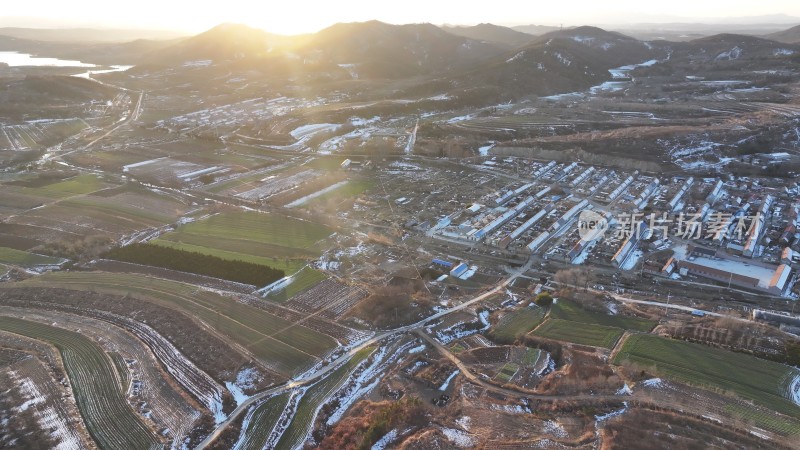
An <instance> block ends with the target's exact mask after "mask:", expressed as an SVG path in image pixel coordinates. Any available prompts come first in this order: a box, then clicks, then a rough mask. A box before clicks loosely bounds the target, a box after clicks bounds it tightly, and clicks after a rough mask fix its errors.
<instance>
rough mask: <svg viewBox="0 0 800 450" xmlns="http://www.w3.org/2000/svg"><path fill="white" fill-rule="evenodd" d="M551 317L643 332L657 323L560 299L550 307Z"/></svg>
mask: <svg viewBox="0 0 800 450" xmlns="http://www.w3.org/2000/svg"><path fill="white" fill-rule="evenodd" d="M550 317H551V318H553V319H562V320H570V321H572V322H580V323H589V324H598V325H603V326H607V327H616V328H622V329H623V330H633V331H641V332H648V331H650V330H652V329H653V327H655V326H656V323H655V322H653V321H651V320H645V319H638V318H635V317H625V316H610V315H608V314H603V313H596V312H591V311H587V310H585V309H582V308H580V307H578V306H577V305H575V304H573V303H570V302H568V301H564V300H559V301H558V303H555V304H553V306H552V307H551V308H550Z"/></svg>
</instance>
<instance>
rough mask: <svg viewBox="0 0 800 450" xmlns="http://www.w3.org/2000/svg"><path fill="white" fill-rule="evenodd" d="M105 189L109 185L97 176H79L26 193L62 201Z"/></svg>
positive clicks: (29, 190)
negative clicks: (61, 199) (62, 199)
mask: <svg viewBox="0 0 800 450" xmlns="http://www.w3.org/2000/svg"><path fill="white" fill-rule="evenodd" d="M105 187H107V185H106V184H105V183H103V181H102V180H101V179H100V178H98V177H96V176H95V175H79V176H77V177H74V178H69V179H67V180H64V181H59V182H56V183H52V184H48V185H46V186H42V187H35V188H34V187H32V188H25V189H24V192H25V193H26V194H28V195H35V196H41V197H47V198H52V199H60V198H67V197H72V196H75V195H84V194H89V193H91V192H95V191H99V190H100V189H103V188H105Z"/></svg>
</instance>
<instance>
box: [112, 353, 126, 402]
mask: <svg viewBox="0 0 800 450" xmlns="http://www.w3.org/2000/svg"><path fill="white" fill-rule="evenodd" d="M108 356H109V357H110V358H111V361H112V362H113V363H114V367H116V368H117V373H118V374H119V382H120V388H121V389H122V392H126V391H127V390H128V386H129V385H130V384H131V371H130V370H129V369H128V365H127V364H125V358H123V357H122V355H120V354H119V353H117V352H108Z"/></svg>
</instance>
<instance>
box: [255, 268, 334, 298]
mask: <svg viewBox="0 0 800 450" xmlns="http://www.w3.org/2000/svg"><path fill="white" fill-rule="evenodd" d="M325 279H327V276H326V275H325V274H324V273H322V272H320V271H318V270H315V269H312V268H311V267H308V266H306V267H303V268H302V269H300V270H299V271H297V272H296V273H294V274H292V275H290V276H288V277H285V278H284V279H282V280H278V281H276V282H275V283H274V284H273V285H271V286H270V287H268V288H267V290H266V291H265V292H268V294H267V297H269V298H270V299H271V300H276V301H285V300H286V299H288V298H292V297H294V296H296V295H298V294H302V293H303V292H306V291H308V290H309V289H311V288H312V287H314V286H316V285H317V283H319V282H321V281H323V280H325Z"/></svg>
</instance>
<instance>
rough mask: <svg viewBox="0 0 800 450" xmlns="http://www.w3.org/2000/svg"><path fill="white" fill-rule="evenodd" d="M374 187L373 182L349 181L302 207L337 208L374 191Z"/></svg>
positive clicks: (310, 200)
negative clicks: (342, 203)
mask: <svg viewBox="0 0 800 450" xmlns="http://www.w3.org/2000/svg"><path fill="white" fill-rule="evenodd" d="M374 186H375V182H374V181H371V180H349V181H347V183H345V184H343V185H341V186H338V187H337V188H336V189H332V190H330V191H328V192H325V193H324V194H321V195H319V196H316V197H314V198H312V199H309V200H308V201H306V202H305V203H303V205H302V206H303V207H304V208H309V209H313V208H316V207H320V206H322V207H328V206H330V207H333V208H335V206H336V205H338V204H339V203H341V202H343V201H346V200H351V199H354V198H356V197H358V196H359V195H361V194H363V193H364V192H366V191H368V190H370V189H372V188H373V187H374Z"/></svg>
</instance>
